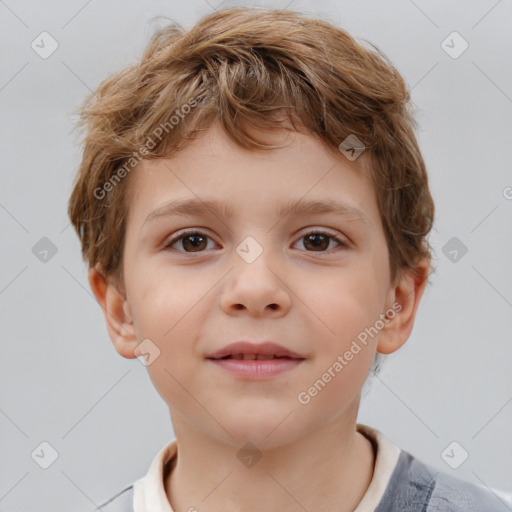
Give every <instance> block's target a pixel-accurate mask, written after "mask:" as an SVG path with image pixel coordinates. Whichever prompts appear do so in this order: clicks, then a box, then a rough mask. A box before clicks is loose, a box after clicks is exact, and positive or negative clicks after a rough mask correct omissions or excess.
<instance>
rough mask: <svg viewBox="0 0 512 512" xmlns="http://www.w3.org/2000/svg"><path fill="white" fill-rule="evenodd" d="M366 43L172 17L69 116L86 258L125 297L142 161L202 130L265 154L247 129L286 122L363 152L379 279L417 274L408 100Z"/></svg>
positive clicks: (426, 215)
mask: <svg viewBox="0 0 512 512" xmlns="http://www.w3.org/2000/svg"><path fill="white" fill-rule="evenodd" d="M369 44H370V45H371V46H372V47H373V49H374V51H372V50H370V49H367V48H365V47H364V46H363V45H362V44H360V43H358V42H357V41H356V40H355V38H354V37H352V36H351V35H350V34H349V33H348V32H346V31H345V30H343V29H341V28H338V27H335V26H333V25H332V24H330V23H328V22H326V21H322V20H317V19H312V18H307V17H305V16H304V15H303V14H302V13H299V12H295V11H289V10H267V9H260V8H246V7H238V8H231V9H224V10H221V11H218V12H215V13H213V14H211V15H208V16H206V17H204V18H203V19H201V20H200V21H199V22H198V23H197V24H196V25H195V26H194V27H192V28H191V29H190V30H184V29H182V28H181V27H179V25H177V24H176V23H174V22H170V23H169V24H168V25H167V26H166V27H164V28H162V29H160V30H158V31H156V33H155V34H154V35H153V37H152V39H151V41H150V42H149V44H148V46H147V48H146V49H145V52H144V54H143V56H142V59H141V60H140V62H137V63H136V64H134V65H132V66H130V67H128V68H126V69H123V70H121V71H119V72H117V73H115V74H113V75H111V76H110V77H108V78H107V79H106V80H104V81H103V82H102V83H101V84H100V85H99V87H98V88H97V89H96V91H95V92H94V93H92V94H91V95H89V96H88V97H87V99H86V100H85V101H84V103H83V105H82V106H81V108H80V110H79V111H78V113H79V116H80V119H79V121H78V123H77V127H80V128H82V129H85V136H84V138H83V144H84V151H83V158H82V162H81V164H80V168H79V170H78V173H77V176H76V178H75V182H74V185H73V191H72V194H71V198H70V201H69V207H68V213H69V216H70V219H71V222H72V224H73V226H74V228H75V230H76V231H77V233H78V235H79V238H80V241H81V247H82V257H83V259H84V261H87V262H88V264H89V267H90V268H92V267H93V266H96V265H99V266H100V268H101V269H102V271H103V273H104V274H105V275H106V276H110V277H112V278H113V279H114V281H115V282H116V283H117V284H118V285H119V286H120V288H121V289H124V279H123V275H122V259H123V246H124V240H125V227H126V217H127V212H128V210H127V208H128V204H127V201H126V197H127V186H128V183H129V181H130V180H129V172H130V167H133V166H134V165H136V163H137V162H138V161H140V160H141V159H142V158H157V157H164V156H167V157H168V156H169V154H170V153H172V152H174V151H178V150H179V149H180V148H182V147H184V146H185V145H186V144H187V143H188V142H189V141H191V140H193V139H194V136H195V135H196V134H197V133H199V132H200V131H201V130H204V129H207V128H208V127H209V126H211V124H212V123H213V122H214V121H217V122H219V123H220V124H221V125H222V126H223V128H224V129H225V130H226V132H227V133H228V134H229V136H231V137H232V138H233V139H234V140H235V141H236V142H237V143H238V144H240V145H241V146H243V147H246V148H250V149H253V150H269V149H272V148H275V147H279V146H273V145H271V144H265V143H264V141H262V140H258V139H257V138H255V136H254V135H253V134H252V133H251V129H250V128H251V126H252V127H258V128H266V129H270V130H272V129H278V128H284V129H290V128H287V126H286V123H285V120H288V121H289V122H290V124H291V126H292V128H291V129H294V130H297V131H299V130H300V129H302V128H305V130H306V133H310V134H312V135H315V136H318V137H319V138H320V140H321V141H323V142H325V143H326V147H329V148H332V149H334V150H335V151H338V154H340V153H339V150H338V147H339V145H340V143H341V142H342V141H344V140H345V139H346V138H347V137H348V136H349V135H353V136H356V137H357V139H359V140H360V141H361V142H362V143H363V144H364V147H365V151H364V153H363V154H362V155H361V162H366V163H367V167H366V172H369V174H370V176H371V179H372V182H373V184H374V186H375V191H376V195H377V202H378V207H379V211H380V214H381V220H382V225H383V229H384V233H385V236H386V240H387V245H388V250H389V258H390V274H391V279H392V281H394V280H395V278H396V277H397V274H398V271H399V270H401V269H403V268H406V269H409V270H411V271H412V272H413V273H415V272H416V264H417V262H418V260H419V258H421V257H428V258H429V259H430V256H431V247H430V244H429V242H428V240H427V238H426V237H427V235H428V233H429V232H430V230H431V228H432V224H433V219H434V204H433V200H432V197H431V195H430V191H429V187H428V178H427V173H426V169H425V163H424V161H423V158H422V156H421V153H420V150H419V147H418V143H417V141H416V138H415V135H414V131H413V130H414V129H415V128H417V124H416V121H415V119H414V118H413V116H412V113H411V104H410V95H409V91H408V90H407V88H406V86H405V83H404V80H403V78H402V77H401V75H400V74H399V72H398V71H397V70H396V69H395V67H394V66H393V65H392V64H391V62H390V61H389V60H388V58H387V57H386V56H385V55H383V54H382V52H381V51H380V50H379V49H378V48H377V47H376V46H375V45H373V44H371V43H369ZM185 106H186V107H187V109H185ZM182 114H183V115H182ZM283 114H285V115H283ZM173 117H174V118H175V120H177V123H175V122H174V121H173ZM164 131H165V134H164ZM157 134H158V136H157ZM157 139H158V140H157ZM141 154H142V156H141ZM363 157H364V158H363ZM358 162H359V160H357V161H356V163H358ZM120 169H121V171H120ZM107 192H108V193H107ZM431 270H432V266H430V268H429V273H430V271H431Z"/></svg>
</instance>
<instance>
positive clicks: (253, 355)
mask: <svg viewBox="0 0 512 512" xmlns="http://www.w3.org/2000/svg"><path fill="white" fill-rule="evenodd" d="M206 359H214V360H221V359H237V360H244V361H249V360H256V361H265V360H272V359H305V358H304V357H303V356H302V355H301V354H298V353H296V352H293V351H291V350H290V349H288V348H286V347H283V346H281V345H278V344H277V343H274V342H272V341H265V342H263V343H252V342H250V341H237V342H235V343H231V344H229V345H226V346H225V347H223V348H221V349H220V350H217V351H215V352H212V353H210V354H207V355H206Z"/></svg>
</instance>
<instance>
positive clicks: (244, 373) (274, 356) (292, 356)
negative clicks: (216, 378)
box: [206, 341, 306, 380]
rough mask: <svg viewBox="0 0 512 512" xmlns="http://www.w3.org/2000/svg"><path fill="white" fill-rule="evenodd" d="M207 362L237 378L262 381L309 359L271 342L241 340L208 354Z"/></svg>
mask: <svg viewBox="0 0 512 512" xmlns="http://www.w3.org/2000/svg"><path fill="white" fill-rule="evenodd" d="M206 359H207V360H210V361H212V362H213V363H214V365H215V366H217V367H219V368H221V369H222V370H223V371H227V372H229V373H230V374H231V375H233V376H235V377H236V378H240V379H244V380H261V379H269V378H272V377H276V376H278V375H280V374H282V373H284V372H287V371H289V370H292V369H294V368H296V367H298V366H299V365H300V363H301V362H302V361H304V360H305V359H306V358H305V357H303V356H302V355H300V354H297V353H296V352H292V351H291V350H289V349H287V348H285V347H282V346H281V345H278V344H276V343H273V342H270V341H267V342H264V343H260V344H255V343H250V342H248V341H239V342H236V343H232V344H230V345H227V346H226V347H224V348H223V349H220V350H218V351H216V352H214V353H212V354H208V355H207V356H206Z"/></svg>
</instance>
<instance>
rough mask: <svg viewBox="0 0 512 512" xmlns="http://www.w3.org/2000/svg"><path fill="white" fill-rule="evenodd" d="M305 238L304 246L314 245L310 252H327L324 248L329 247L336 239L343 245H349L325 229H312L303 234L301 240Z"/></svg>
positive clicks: (339, 244)
mask: <svg viewBox="0 0 512 512" xmlns="http://www.w3.org/2000/svg"><path fill="white" fill-rule="evenodd" d="M302 239H304V241H305V242H304V244H303V245H304V246H309V247H312V248H313V249H312V251H308V252H327V251H325V250H324V249H327V248H328V247H329V244H330V242H331V241H334V242H336V243H337V244H338V246H341V247H348V244H346V243H345V242H343V241H342V240H340V239H339V238H338V237H337V236H335V235H332V234H330V233H328V232H325V231H310V232H309V233H306V234H305V235H303V236H302V237H301V238H300V240H302Z"/></svg>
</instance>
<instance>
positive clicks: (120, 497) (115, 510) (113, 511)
mask: <svg viewBox="0 0 512 512" xmlns="http://www.w3.org/2000/svg"><path fill="white" fill-rule="evenodd" d="M133 485H134V484H131V485H129V486H128V487H126V488H125V489H123V490H122V491H120V492H118V493H117V494H115V495H114V496H112V497H111V498H110V499H108V500H107V501H105V502H104V503H103V504H102V505H100V506H99V507H98V508H99V510H101V511H102V512H133V510H134V508H133Z"/></svg>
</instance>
